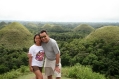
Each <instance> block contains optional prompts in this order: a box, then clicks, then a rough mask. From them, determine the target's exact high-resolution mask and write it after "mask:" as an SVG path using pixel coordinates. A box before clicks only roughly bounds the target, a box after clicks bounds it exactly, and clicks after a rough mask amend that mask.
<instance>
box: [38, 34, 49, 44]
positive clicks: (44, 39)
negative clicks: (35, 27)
mask: <svg viewBox="0 0 119 79" xmlns="http://www.w3.org/2000/svg"><path fill="white" fill-rule="evenodd" d="M40 38H41V40H42V42H48V40H49V36H48V35H47V34H46V33H45V32H43V33H41V34H40Z"/></svg>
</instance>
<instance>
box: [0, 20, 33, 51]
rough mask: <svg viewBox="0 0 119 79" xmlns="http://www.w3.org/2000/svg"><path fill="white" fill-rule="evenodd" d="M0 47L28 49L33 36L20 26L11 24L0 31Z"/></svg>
mask: <svg viewBox="0 0 119 79" xmlns="http://www.w3.org/2000/svg"><path fill="white" fill-rule="evenodd" d="M0 38H1V39H0V46H3V47H4V48H6V49H21V48H28V47H29V46H30V45H31V44H33V34H31V33H30V32H29V30H28V29H27V28H26V27H24V26H23V25H22V24H20V23H17V22H13V23H11V24H9V25H7V26H5V27H4V28H2V29H1V30H0Z"/></svg>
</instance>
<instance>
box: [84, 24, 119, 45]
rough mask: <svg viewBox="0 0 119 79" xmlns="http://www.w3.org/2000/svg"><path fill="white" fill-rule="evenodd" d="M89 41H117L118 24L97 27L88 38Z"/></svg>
mask: <svg viewBox="0 0 119 79" xmlns="http://www.w3.org/2000/svg"><path fill="white" fill-rule="evenodd" d="M85 39H86V40H87V41H95V40H101V39H103V40H104V41H106V42H107V43H108V42H115V41H118V40H119V27H118V26H104V27H101V28H98V29H96V30H95V31H93V32H92V33H90V34H89V35H88V36H87V37H86V38H85Z"/></svg>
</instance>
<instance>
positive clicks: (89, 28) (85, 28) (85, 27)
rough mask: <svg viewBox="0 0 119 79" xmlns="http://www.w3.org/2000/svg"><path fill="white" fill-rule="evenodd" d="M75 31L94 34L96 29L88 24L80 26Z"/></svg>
mask: <svg viewBox="0 0 119 79" xmlns="http://www.w3.org/2000/svg"><path fill="white" fill-rule="evenodd" d="M73 30H74V31H82V32H84V31H85V32H92V31H93V30H94V28H93V27H92V26H90V25H87V24H80V25H78V26H77V27H75V28H74V29H73Z"/></svg>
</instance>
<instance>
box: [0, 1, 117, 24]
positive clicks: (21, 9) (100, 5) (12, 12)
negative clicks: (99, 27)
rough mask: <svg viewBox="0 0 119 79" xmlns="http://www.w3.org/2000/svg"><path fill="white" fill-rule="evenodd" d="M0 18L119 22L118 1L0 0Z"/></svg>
mask: <svg viewBox="0 0 119 79" xmlns="http://www.w3.org/2000/svg"><path fill="white" fill-rule="evenodd" d="M0 20H21V21H45V22H47V21H48V22H119V0H0Z"/></svg>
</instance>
